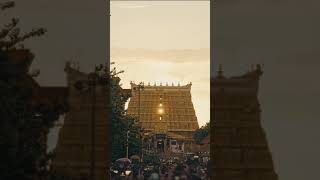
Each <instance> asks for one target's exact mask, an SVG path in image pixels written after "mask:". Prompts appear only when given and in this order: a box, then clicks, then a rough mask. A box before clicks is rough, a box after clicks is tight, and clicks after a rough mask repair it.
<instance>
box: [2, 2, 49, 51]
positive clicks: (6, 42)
mask: <svg viewBox="0 0 320 180" xmlns="http://www.w3.org/2000/svg"><path fill="white" fill-rule="evenodd" d="M14 6H15V3H14V2H13V1H9V2H5V3H1V4H0V11H1V10H5V9H8V8H12V7H14ZM18 24H19V19H18V18H12V19H11V22H10V23H8V24H6V25H5V26H4V28H2V29H1V30H0V50H9V49H15V48H17V47H23V44H22V42H23V41H25V40H26V39H29V38H32V37H35V36H42V35H43V34H45V33H46V32H47V30H46V29H44V28H35V29H32V30H31V31H30V32H28V33H25V34H23V35H21V33H20V32H21V30H20V28H19V27H17V26H18Z"/></svg>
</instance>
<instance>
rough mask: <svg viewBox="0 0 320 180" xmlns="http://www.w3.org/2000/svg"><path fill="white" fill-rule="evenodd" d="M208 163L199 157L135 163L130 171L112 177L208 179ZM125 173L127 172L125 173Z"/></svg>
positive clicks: (161, 179)
mask: <svg viewBox="0 0 320 180" xmlns="http://www.w3.org/2000/svg"><path fill="white" fill-rule="evenodd" d="M208 163H209V162H206V163H204V162H202V161H199V160H198V159H185V160H177V159H176V160H175V161H172V160H171V159H168V160H162V161H160V162H159V163H148V164H144V163H133V164H130V165H129V167H128V168H127V169H128V170H129V171H130V173H128V174H127V175H124V176H120V175H119V174H120V173H117V175H114V176H113V177H112V179H128V180H144V179H146V180H189V179H190V180H198V179H199V180H206V179H209V178H208V170H207V169H208V168H207V166H208ZM123 174H125V173H123Z"/></svg>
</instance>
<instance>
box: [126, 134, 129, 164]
mask: <svg viewBox="0 0 320 180" xmlns="http://www.w3.org/2000/svg"><path fill="white" fill-rule="evenodd" d="M129 133H130V131H127V156H126V157H127V158H129Z"/></svg>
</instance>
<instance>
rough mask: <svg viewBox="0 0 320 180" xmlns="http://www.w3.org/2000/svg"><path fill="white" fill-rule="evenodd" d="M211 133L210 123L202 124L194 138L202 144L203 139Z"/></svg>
mask: <svg viewBox="0 0 320 180" xmlns="http://www.w3.org/2000/svg"><path fill="white" fill-rule="evenodd" d="M209 134H210V123H206V125H204V126H202V127H201V128H199V129H197V130H196V131H195V132H194V134H193V138H194V140H195V141H196V143H197V144H200V143H201V141H202V140H203V139H204V138H205V137H207V136H208V135H209Z"/></svg>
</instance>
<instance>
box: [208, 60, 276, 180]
mask: <svg viewBox="0 0 320 180" xmlns="http://www.w3.org/2000/svg"><path fill="white" fill-rule="evenodd" d="M261 75H262V69H261V67H260V65H257V67H256V69H253V70H251V71H250V72H248V73H245V74H244V75H241V76H236V77H230V78H227V77H225V76H224V75H223V72H222V69H221V68H220V70H219V72H218V75H217V76H216V77H214V78H213V79H212V80H211V119H212V123H211V131H210V132H212V133H211V141H212V143H211V149H212V151H211V159H212V162H213V164H212V165H213V169H212V170H211V171H210V172H212V173H213V174H212V178H213V179H238V180H251V179H252V180H257V179H261V180H262V179H266V180H267V179H268V180H277V179H278V176H277V174H276V173H275V171H274V166H273V160H272V156H271V152H270V150H269V147H268V142H267V139H266V135H265V132H264V130H263V128H262V127H261V122H260V114H261V108H260V104H259V100H258V87H259V79H260V76H261Z"/></svg>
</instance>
